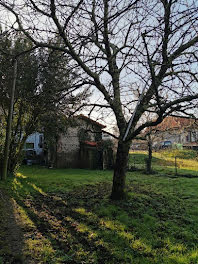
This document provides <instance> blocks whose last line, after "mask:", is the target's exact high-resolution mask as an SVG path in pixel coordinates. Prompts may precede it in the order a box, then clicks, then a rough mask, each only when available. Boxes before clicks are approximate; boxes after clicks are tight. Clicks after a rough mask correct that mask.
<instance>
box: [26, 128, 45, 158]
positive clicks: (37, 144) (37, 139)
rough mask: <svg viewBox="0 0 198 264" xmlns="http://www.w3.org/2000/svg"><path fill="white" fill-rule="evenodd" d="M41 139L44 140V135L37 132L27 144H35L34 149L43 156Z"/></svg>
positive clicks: (30, 137) (29, 138)
mask: <svg viewBox="0 0 198 264" xmlns="http://www.w3.org/2000/svg"><path fill="white" fill-rule="evenodd" d="M40 137H42V138H43V134H42V133H39V132H35V133H33V134H32V135H30V136H29V137H28V138H27V140H26V143H33V144H34V148H33V149H34V150H35V151H36V154H37V155H41V154H42V152H43V148H42V146H41V145H40ZM25 148H26V147H25Z"/></svg>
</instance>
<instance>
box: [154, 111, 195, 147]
mask: <svg viewBox="0 0 198 264" xmlns="http://www.w3.org/2000/svg"><path fill="white" fill-rule="evenodd" d="M152 137H153V143H154V144H153V145H154V146H157V147H160V146H161V147H166V146H171V145H174V144H175V145H177V144H178V145H181V146H182V147H184V148H192V149H198V120H196V119H193V118H189V117H182V116H168V117H166V118H165V119H164V120H163V121H162V123H160V124H159V125H157V126H156V127H154V128H152Z"/></svg>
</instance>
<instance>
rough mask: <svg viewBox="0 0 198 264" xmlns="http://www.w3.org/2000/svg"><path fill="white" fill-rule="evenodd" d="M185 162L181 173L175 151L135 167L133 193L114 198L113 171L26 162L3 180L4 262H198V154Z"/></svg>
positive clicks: (0, 247) (0, 252)
mask: <svg viewBox="0 0 198 264" xmlns="http://www.w3.org/2000/svg"><path fill="white" fill-rule="evenodd" d="M134 155H135V159H136V163H138V164H139V165H141V166H143V162H144V159H145V153H133V154H131V156H130V161H131V164H132V165H133V162H134ZM177 155H179V153H177ZM190 158H191V159H190ZM178 162H180V163H181V164H182V165H181V164H180V165H179V167H180V168H178V176H175V174H174V172H175V171H174V164H173V163H174V155H172V156H171V154H170V153H168V154H167V153H163V154H162V153H161V154H159V153H156V154H155V157H154V159H153V167H154V170H155V171H156V173H155V174H153V175H146V174H144V172H143V171H138V170H137V171H134V172H128V174H127V189H128V199H127V200H125V201H110V200H109V195H110V192H111V182H112V172H111V171H95V170H93V171H91V170H74V169H73V170H71V169H64V170H62V169H46V168H42V167H36V166H29V167H28V166H26V167H21V168H20V170H19V172H18V174H17V177H16V178H10V179H9V180H8V182H7V184H5V183H2V182H0V215H2V217H1V218H0V263H24V264H26V263H27V264H28V263H32V264H34V263H49V264H52V263H54V264H57V263H86V264H88V263H98V264H102V263H109V264H117V263H120V264H121V263H123V264H124V263H126V264H128V263H132V264H155V263H156V264H166V263H167V264H168V263H169V264H174V263H178V264H180V263H183V264H195V263H198V232H197V230H198V206H197V205H198V161H197V159H196V156H193V157H192V156H191V155H190V156H188V155H187V156H186V155H184V152H183V154H182V156H180V157H178ZM189 175H191V176H192V178H189ZM185 176H187V177H185ZM8 205H9V206H8ZM8 208H9V209H8ZM8 222H9V223H8ZM12 233H14V235H13V234H12ZM19 239H20V241H19ZM16 244H17V245H18V246H16ZM13 261H15V262H13ZM17 261H18V262H17Z"/></svg>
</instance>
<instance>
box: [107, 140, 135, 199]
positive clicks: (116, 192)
mask: <svg viewBox="0 0 198 264" xmlns="http://www.w3.org/2000/svg"><path fill="white" fill-rule="evenodd" d="M129 148H130V143H129V142H126V143H125V142H123V141H119V142H118V148H117V154H116V163H115V166H114V176H113V187H112V193H111V199H113V200H121V199H124V198H125V195H126V193H125V181H126V170H127V165H128V156H129Z"/></svg>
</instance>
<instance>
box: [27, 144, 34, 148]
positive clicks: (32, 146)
mask: <svg viewBox="0 0 198 264" xmlns="http://www.w3.org/2000/svg"><path fill="white" fill-rule="evenodd" d="M25 148H26V149H34V143H26V144H25Z"/></svg>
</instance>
